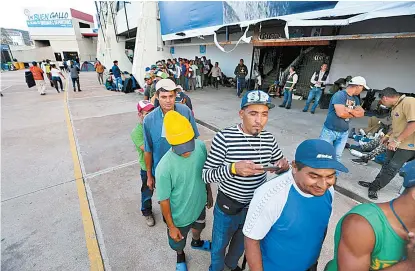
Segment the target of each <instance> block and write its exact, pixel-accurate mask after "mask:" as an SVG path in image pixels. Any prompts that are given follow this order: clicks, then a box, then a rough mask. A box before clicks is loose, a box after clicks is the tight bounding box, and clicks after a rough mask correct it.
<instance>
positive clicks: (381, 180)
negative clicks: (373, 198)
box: [369, 149, 415, 191]
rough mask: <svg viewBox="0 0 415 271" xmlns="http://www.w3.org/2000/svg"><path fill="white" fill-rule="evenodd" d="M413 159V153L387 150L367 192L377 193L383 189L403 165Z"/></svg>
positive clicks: (414, 156) (414, 153)
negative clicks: (383, 161) (383, 160)
mask: <svg viewBox="0 0 415 271" xmlns="http://www.w3.org/2000/svg"><path fill="white" fill-rule="evenodd" d="M414 158H415V151H410V150H403V149H397V150H396V151H390V150H388V151H387V152H386V160H385V163H383V166H382V168H381V170H380V172H379V174H378V175H377V176H376V178H375V180H374V181H373V182H372V183H371V184H370V186H369V190H371V191H378V190H380V189H382V188H383V187H385V186H386V185H387V184H388V183H389V182H390V181H391V180H392V179H393V178H394V177H395V175H396V174H397V173H398V172H399V170H400V169H401V167H402V166H403V164H405V163H406V162H408V161H410V160H412V159H414Z"/></svg>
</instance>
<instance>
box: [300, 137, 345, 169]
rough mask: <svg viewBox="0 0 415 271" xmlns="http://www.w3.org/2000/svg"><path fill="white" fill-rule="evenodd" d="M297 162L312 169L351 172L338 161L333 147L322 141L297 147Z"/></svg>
mask: <svg viewBox="0 0 415 271" xmlns="http://www.w3.org/2000/svg"><path fill="white" fill-rule="evenodd" d="M295 161H296V162H299V163H301V164H304V165H306V166H308V167H311V168H331V169H335V170H338V171H342V172H346V173H347V172H349V170H348V169H347V168H346V167H345V166H344V165H343V164H342V163H340V162H339V161H337V160H336V151H335V149H334V147H333V145H331V144H330V143H328V142H327V141H324V140H321V139H307V140H305V141H303V142H302V143H301V144H300V145H299V146H298V147H297V150H296V152H295Z"/></svg>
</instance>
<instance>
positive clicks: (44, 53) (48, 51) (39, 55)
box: [11, 46, 55, 62]
mask: <svg viewBox="0 0 415 271" xmlns="http://www.w3.org/2000/svg"><path fill="white" fill-rule="evenodd" d="M11 51H12V54H13V58H15V59H17V60H18V62H32V61H40V60H44V59H50V60H52V61H54V60H55V55H54V52H53V49H52V47H51V46H47V47H40V48H31V49H27V50H19V49H12V50H11Z"/></svg>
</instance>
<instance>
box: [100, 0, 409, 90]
mask: <svg viewBox="0 0 415 271" xmlns="http://www.w3.org/2000/svg"><path fill="white" fill-rule="evenodd" d="M96 3H97V10H98V11H99V12H98V13H99V14H100V16H99V17H100V18H101V26H102V25H104V26H107V27H101V29H100V30H99V35H102V37H101V38H100V37H99V40H100V42H99V43H101V47H100V46H98V47H99V48H98V55H99V54H103V56H104V54H105V53H106V57H108V62H110V61H109V60H110V59H114V58H117V59H118V60H120V59H122V58H123V56H121V54H124V56H125V60H123V62H126V63H128V62H132V63H131V65H125V69H126V70H127V71H129V72H132V73H133V74H134V75H135V76H136V78H137V79H138V80H139V81H140V83H142V82H141V81H142V77H143V76H142V75H143V73H144V68H145V67H147V66H150V65H151V64H153V63H154V62H155V61H157V60H159V59H167V58H179V57H184V58H188V59H194V58H195V56H198V57H201V56H206V58H207V59H211V61H212V63H213V62H219V66H220V67H221V69H222V71H223V72H224V74H225V75H226V76H230V77H232V76H234V74H233V72H234V69H235V66H236V65H237V64H238V62H239V59H241V58H242V59H244V61H245V64H246V65H247V67H248V69H249V73H250V77H252V70H253V69H254V68H255V67H257V69H258V70H259V71H260V73H261V74H262V75H263V78H264V80H263V82H264V84H263V88H267V87H268V86H269V85H270V84H272V83H274V81H281V79H283V78H284V75H285V74H286V73H287V72H288V68H289V66H291V65H294V66H296V67H297V72H298V74H299V82H298V86H297V91H298V92H297V94H298V95H302V96H307V95H308V91H309V89H310V78H311V76H312V74H313V73H314V72H315V71H316V70H319V69H320V66H321V64H322V63H327V64H329V68H330V82H331V83H333V82H335V81H336V80H337V79H339V78H345V77H346V76H348V75H351V76H355V75H361V76H364V77H365V78H366V79H367V81H368V84H369V85H370V86H371V87H372V88H374V89H383V88H385V87H388V86H389V87H394V88H396V89H397V90H398V91H399V92H402V93H413V92H414V90H413V88H412V84H410V82H409V81H410V80H411V78H412V76H411V73H412V72H413V70H415V61H413V60H414V55H415V17H414V14H415V3H414V2H390V3H386V2H363V1H361V2H339V1H324V2H322V1H314V2H305V1H299V2H287V1H286V2H274V1H215V2H214V1H186V2H185V1H183V2H181V1H159V2H150V3H147V2H131V3H130V2H122V1H118V2H106V3H108V4H107V7H106V13H105V12H102V3H103V2H96ZM99 5H101V6H100V7H98V6H99ZM104 13H105V14H104ZM102 21H103V22H102ZM108 25H110V26H111V27H108ZM105 37H108V38H107V40H106V41H104V39H105ZM128 50H132V52H131V51H128ZM115 51H118V52H115ZM128 54H130V57H128V56H127V55H128ZM132 54H133V55H134V57H131V55H132ZM120 65H122V64H121V63H120ZM392 74H393V76H391V75H392Z"/></svg>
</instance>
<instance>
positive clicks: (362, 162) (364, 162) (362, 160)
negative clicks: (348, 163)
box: [352, 157, 369, 166]
mask: <svg viewBox="0 0 415 271" xmlns="http://www.w3.org/2000/svg"><path fill="white" fill-rule="evenodd" d="M352 162H353V163H355V164H358V165H362V166H367V163H368V162H369V160H367V159H366V158H364V157H362V158H357V159H352Z"/></svg>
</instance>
